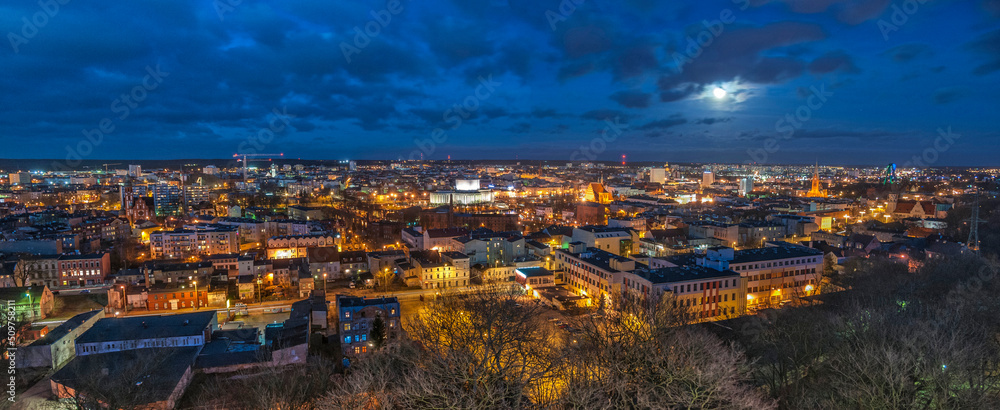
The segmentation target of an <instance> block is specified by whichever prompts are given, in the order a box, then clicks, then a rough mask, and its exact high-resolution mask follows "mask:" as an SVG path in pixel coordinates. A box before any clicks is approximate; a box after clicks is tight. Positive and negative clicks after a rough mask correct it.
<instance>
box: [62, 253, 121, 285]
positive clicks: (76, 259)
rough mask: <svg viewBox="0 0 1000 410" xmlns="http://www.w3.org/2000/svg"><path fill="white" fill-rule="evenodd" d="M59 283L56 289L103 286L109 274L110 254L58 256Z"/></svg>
mask: <svg viewBox="0 0 1000 410" xmlns="http://www.w3.org/2000/svg"><path fill="white" fill-rule="evenodd" d="M57 263H58V270H59V279H58V280H59V283H58V284H57V285H56V288H66V287H85V286H93V285H102V284H104V280H105V278H106V277H107V276H108V275H109V274H111V254H109V253H94V254H89V255H61V256H59V260H58V261H57Z"/></svg>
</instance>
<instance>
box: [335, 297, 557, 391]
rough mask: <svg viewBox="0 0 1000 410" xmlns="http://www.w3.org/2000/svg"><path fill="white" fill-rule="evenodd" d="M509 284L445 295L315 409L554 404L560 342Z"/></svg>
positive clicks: (351, 372)
mask: <svg viewBox="0 0 1000 410" xmlns="http://www.w3.org/2000/svg"><path fill="white" fill-rule="evenodd" d="M543 309H544V308H542V307H540V306H539V305H537V304H535V303H529V302H528V301H527V300H526V298H525V297H524V291H523V290H520V289H519V288H516V287H514V286H511V284H497V285H487V286H484V287H483V288H481V289H479V290H478V291H477V292H475V293H469V294H449V295H444V297H442V298H441V300H440V301H439V302H438V303H436V304H435V305H433V306H432V307H430V308H428V309H426V310H425V311H424V312H423V313H421V314H420V315H418V316H416V317H414V319H413V320H412V321H411V323H410V324H409V325H408V326H407V328H406V330H407V334H408V336H409V338H410V339H409V340H402V341H392V342H390V343H389V344H387V345H386V346H385V347H384V348H382V349H379V350H377V351H376V352H375V353H373V354H370V355H368V356H367V357H364V358H361V359H360V360H358V361H357V363H356V364H355V365H354V366H352V368H351V369H350V370H349V374H348V375H347V377H346V380H347V381H346V382H345V383H344V384H343V385H341V387H340V388H339V389H336V390H335V391H334V392H332V393H331V394H329V395H328V396H327V398H326V400H325V402H324V403H321V405H320V407H321V408H331V409H332V408H357V407H374V408H442V407H462V408H499V409H505V408H526V407H534V406H538V405H542V404H544V403H549V402H552V401H554V398H555V395H556V393H557V389H556V388H555V386H556V381H557V376H558V373H559V372H557V370H558V369H559V367H560V366H561V365H562V364H563V363H564V360H563V359H564V358H563V354H564V352H565V351H564V349H563V347H564V342H563V340H562V339H561V338H560V337H558V336H557V335H555V329H554V326H551V325H550V324H549V323H547V322H544V321H542V320H540V319H539V313H541V311H542V310H543Z"/></svg>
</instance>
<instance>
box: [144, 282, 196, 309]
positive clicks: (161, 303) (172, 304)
mask: <svg viewBox="0 0 1000 410" xmlns="http://www.w3.org/2000/svg"><path fill="white" fill-rule="evenodd" d="M202 285H206V286H202V287H200V288H197V289H196V288H195V286H193V282H192V286H187V287H181V288H178V287H171V288H151V289H149V290H148V291H147V292H146V309H147V310H149V311H158V310H177V309H190V308H193V307H206V306H208V286H207V285H208V283H204V284H202ZM195 293H197V295H195Z"/></svg>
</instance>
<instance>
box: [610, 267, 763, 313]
mask: <svg viewBox="0 0 1000 410" xmlns="http://www.w3.org/2000/svg"><path fill="white" fill-rule="evenodd" d="M622 286H623V288H624V289H625V290H627V291H629V292H632V293H633V294H635V295H638V296H640V297H644V298H648V299H651V300H655V299H657V298H659V297H663V296H664V295H667V294H669V295H670V296H672V297H673V299H674V300H673V303H674V304H675V306H678V307H682V308H684V310H686V312H687V315H688V316H687V319H688V320H696V321H701V320H717V319H727V318H732V317H736V316H740V315H743V314H744V313H745V312H746V300H747V298H746V295H747V289H746V280H745V279H743V278H741V277H740V274H739V273H737V272H734V271H732V270H729V269H723V270H716V269H712V268H709V267H705V266H699V265H682V266H675V267H665V268H656V269H647V268H643V269H636V270H634V271H631V272H625V273H624V274H623V275H622Z"/></svg>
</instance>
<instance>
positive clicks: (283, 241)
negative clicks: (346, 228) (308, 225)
mask: <svg viewBox="0 0 1000 410" xmlns="http://www.w3.org/2000/svg"><path fill="white" fill-rule="evenodd" d="M340 243H341V241H340V236H339V235H336V234H326V233H320V234H307V235H282V236H273V237H271V238H269V239H268V240H267V257H268V258H269V259H287V258H298V257H304V256H306V252H307V250H308V249H309V248H333V249H334V250H336V249H339V248H340Z"/></svg>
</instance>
